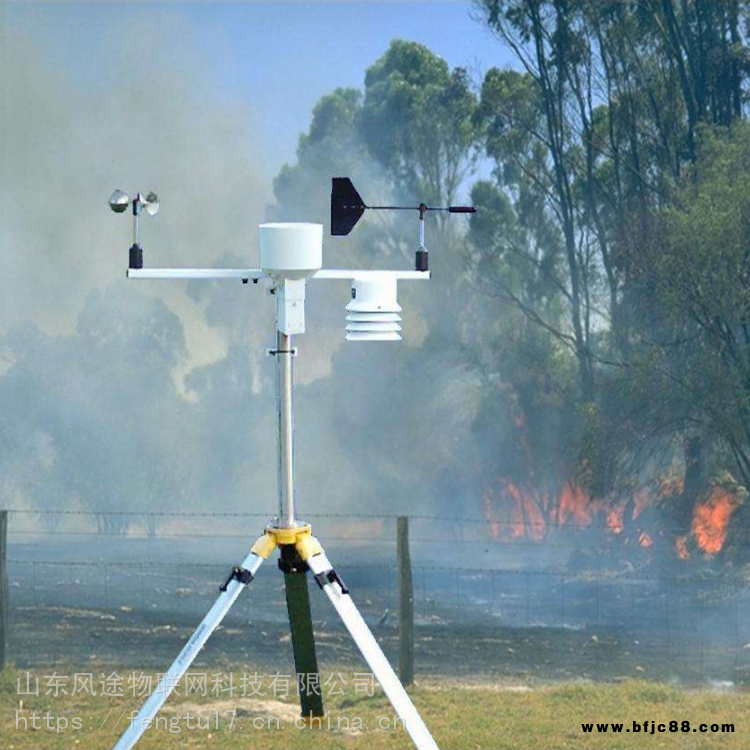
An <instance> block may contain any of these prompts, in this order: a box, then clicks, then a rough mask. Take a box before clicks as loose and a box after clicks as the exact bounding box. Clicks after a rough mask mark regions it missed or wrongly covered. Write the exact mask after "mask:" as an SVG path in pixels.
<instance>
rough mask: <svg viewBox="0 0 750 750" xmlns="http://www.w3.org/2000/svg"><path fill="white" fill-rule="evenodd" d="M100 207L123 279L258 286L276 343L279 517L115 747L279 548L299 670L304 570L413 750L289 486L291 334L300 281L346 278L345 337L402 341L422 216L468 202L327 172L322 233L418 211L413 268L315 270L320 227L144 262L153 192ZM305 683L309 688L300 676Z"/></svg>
mask: <svg viewBox="0 0 750 750" xmlns="http://www.w3.org/2000/svg"><path fill="white" fill-rule="evenodd" d="M109 205H110V207H111V209H112V210H113V211H114V212H116V213H124V212H125V211H126V210H127V209H128V208H129V207H130V208H131V209H132V214H133V222H134V226H133V245H132V246H131V247H130V250H129V264H128V271H127V276H128V278H130V279H152V280H153V279H182V280H185V279H206V280H217V279H227V280H232V279H234V280H237V281H241V282H242V283H244V284H248V283H249V282H252V283H253V284H259V283H260V282H263V283H264V284H266V285H267V287H268V291H269V293H270V295H271V296H272V297H274V298H275V303H276V325H275V328H276V331H275V345H274V347H273V348H270V349H268V350H267V354H268V355H269V356H271V357H273V358H274V359H275V364H276V407H277V427H278V442H277V459H278V460H277V471H278V500H279V506H278V515H277V516H276V517H275V518H273V519H271V521H270V522H269V524H268V525H267V526H266V528H265V530H264V532H263V534H262V535H261V536H260V537H259V538H258V539H257V540H256V541H255V542H254V544H253V545H252V547H251V549H250V552H249V554H248V555H247V556H246V557H245V559H244V560H243V561H242V562H241V563H240V564H239V565H237V566H235V567H233V568H232V570H231V572H230V574H229V576H228V577H227V579H226V581H224V583H223V584H222V585H221V586H220V591H219V595H218V597H217V599H216V602H215V603H214V605H213V606H212V607H211V609H210V610H209V612H208V614H207V615H206V616H205V617H204V619H203V621H202V622H201V623H200V625H198V627H197V629H196V630H195V632H194V633H193V634H192V636H191V637H190V639H189V640H188V642H187V643H186V644H185V646H184V647H183V649H182V651H181V652H180V654H179V655H178V656H177V658H176V659H175V661H174V663H173V664H172V666H171V667H170V668H169V669H168V670H167V672H166V673H165V674H164V675H163V677H162V678H161V680H160V681H159V684H158V685H157V687H156V689H155V690H154V692H153V693H152V694H151V696H150V697H149V698H148V700H147V701H146V703H145V704H144V705H143V707H142V708H141V710H140V711H139V713H138V714H137V716H135V717H134V718H132V719H131V720H130V721H129V726H128V728H127V729H126V730H125V732H124V733H123V735H122V737H121V738H120V740H119V741H118V742H117V744H116V745H115V748H114V750H130V748H132V747H133V746H134V745H135V744H136V742H138V740H139V739H140V738H141V736H142V735H143V733H144V732H145V731H146V730H147V729H148V727H149V726H150V725H151V724H152V722H153V719H154V717H155V716H156V714H157V713H158V712H159V710H160V709H161V707H162V706H163V704H164V703H165V701H166V700H167V699H168V698H169V696H170V694H171V693H172V692H173V690H174V688H175V687H176V686H177V684H178V683H179V681H180V679H181V678H182V677H183V675H184V674H185V672H186V671H187V670H188V668H189V667H190V665H191V664H192V662H193V661H194V660H195V658H196V657H197V655H198V653H199V652H200V650H201V649H202V648H203V646H204V645H205V644H206V642H207V641H208V639H209V637H210V636H211V634H212V633H213V631H214V630H215V629H216V628H217V627H218V626H219V625H220V623H221V622H222V620H223V619H224V617H225V616H226V615H227V613H228V612H229V610H230V609H231V607H232V605H233V604H234V602H235V601H236V600H237V598H238V597H239V595H240V593H241V592H242V591H243V590H244V589H245V588H246V587H247V586H248V585H249V584H250V583H251V582H252V581H253V579H254V577H255V575H256V573H257V572H258V569H259V568H260V567H261V565H262V564H263V562H264V561H265V560H267V559H268V558H269V557H270V556H271V555H272V553H274V552H275V551H276V549H277V548H278V550H279V568H280V569H281V570H282V572H283V573H284V578H285V587H286V600H287V608H288V614H289V623H290V628H291V634H292V648H293V651H294V661H295V667H296V673H297V675H298V678H299V676H309V675H315V676H317V674H318V666H317V658H316V655H315V641H314V635H313V624H312V616H311V612H310V601H309V594H308V588H307V573H308V572H309V573H311V574H312V576H313V578H314V579H315V582H316V583H317V584H318V586H319V587H320V588H321V589H322V591H323V592H324V593H325V594H326V596H327V597H328V599H329V600H330V602H331V604H332V605H333V606H334V608H335V609H336V611H337V613H338V615H339V617H340V618H341V620H342V621H343V623H344V625H345V627H346V628H347V630H348V632H349V634H350V635H351V637H352V639H353V640H354V642H355V644H356V645H357V647H358V649H359V650H360V652H361V654H362V656H363V657H364V659H365V661H366V662H367V664H368V666H369V667H370V669H371V670H372V673H373V675H374V676H375V678H376V679H377V680H378V682H379V683H380V685H381V687H382V688H383V691H384V692H385V694H386V696H387V698H388V700H389V701H390V702H391V704H392V705H393V708H394V709H395V711H396V713H397V714H398V716H399V718H400V719H401V720H402V721H403V724H404V727H405V728H406V730H407V732H408V733H409V735H410V737H411V739H412V741H413V742H414V745H415V746H416V747H417V748H419V750H437V748H438V746H437V744H436V742H435V740H434V739H433V737H432V735H431V734H430V732H429V730H428V728H427V726H426V725H425V723H424V721H423V720H422V718H421V717H420V715H419V713H418V712H417V709H416V708H415V707H414V704H413V703H412V701H411V698H410V697H409V695H408V694H407V692H406V690H405V689H404V687H403V685H402V684H401V682H400V681H399V679H398V677H397V676H396V673H395V672H394V670H393V668H392V667H391V665H390V664H389V662H388V660H387V659H386V657H385V655H384V654H383V651H382V649H381V648H380V646H379V645H378V642H377V641H376V640H375V637H374V636H373V635H372V633H371V631H370V629H369V627H368V626H367V624H366V622H365V620H364V619H363V617H362V615H361V614H360V612H359V610H358V609H357V607H356V606H355V604H354V602H353V600H352V597H351V595H350V593H349V589H348V587H347V586H346V584H345V583H344V581H343V580H342V578H341V576H339V574H338V573H337V572H336V569H335V568H334V567H333V565H332V564H331V562H330V561H329V560H328V557H327V556H326V553H325V551H324V549H323V547H322V545H321V543H320V542H319V541H318V539H317V538H316V537H315V536H313V534H312V529H311V527H310V524H308V523H306V522H304V521H303V520H300V518H299V517H298V515H297V508H296V506H295V485H294V454H295V445H294V411H293V390H294V359H295V357H296V356H297V351H296V349H295V348H294V346H293V337H294V336H298V335H301V334H303V333H305V289H306V285H307V283H308V282H313V281H327V280H348V281H349V282H350V285H351V297H350V299H349V301H348V304H347V305H346V319H345V329H344V333H345V337H346V340H347V341H357V342H367V341H371V342H372V341H398V340H400V339H401V331H402V329H401V316H400V314H399V313H400V312H401V307H400V306H399V304H398V298H397V296H398V282H400V281H401V282H407V281H408V282H411V281H427V280H429V278H430V271H429V270H428V269H429V266H428V253H427V249H426V247H425V216H426V214H427V213H428V212H430V211H445V212H448V213H473V212H474V211H475V209H474V208H473V207H471V206H450V207H441V208H436V207H431V206H427V205H425V204H424V203H420V204H419V205H417V206H368V205H366V204H365V203H364V201H363V200H362V198H361V197H360V195H359V193H358V192H357V190H356V189H355V188H354V185H353V184H352V183H351V180H349V179H348V178H346V177H335V178H333V184H332V191H331V234H332V235H337V236H344V235H348V234H349V232H351V231H352V229H353V228H354V226H355V225H356V224H357V222H358V221H359V219H360V218H361V217H362V215H363V214H364V212H365V211H366V210H368V209H372V210H407V211H416V212H417V213H418V216H419V244H418V247H417V250H416V254H415V268H414V270H403V271H399V270H384V271H380V270H347V269H343V270H337V269H325V268H323V267H322V266H323V225H322V224H308V223H269V224H261V225H260V227H259V233H260V234H259V247H260V252H259V260H260V264H259V265H260V267H259V268H148V267H144V251H143V247H142V246H141V243H140V227H139V219H140V216H141V214H142V212H143V211H145V212H146V213H147V214H148V215H150V216H153V215H155V214H156V213H157V211H158V210H159V199H158V197H157V196H156V194H154V193H148V194H147V195H146V196H143V195H142V194H141V193H138V194H137V195H136V197H135V198H133V199H131V198H130V197H129V196H128V195H126V194H125V193H123V192H122V191H120V190H116V191H115V192H114V193H112V195H111V197H110V200H109ZM305 684H306V685H309V684H311V683H310V681H309V680H307V681H306V683H305ZM300 702H301V710H302V715H303V717H305V718H308V719H314V718H315V717H321V716H323V715H324V713H323V706H322V699H321V697H320V695H319V694H310V691H307V690H302V689H301V690H300Z"/></svg>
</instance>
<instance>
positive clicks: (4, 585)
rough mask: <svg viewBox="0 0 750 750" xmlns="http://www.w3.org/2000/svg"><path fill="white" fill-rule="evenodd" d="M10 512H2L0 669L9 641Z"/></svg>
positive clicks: (0, 544) (0, 526)
mask: <svg viewBox="0 0 750 750" xmlns="http://www.w3.org/2000/svg"><path fill="white" fill-rule="evenodd" d="M9 609H10V605H9V604H8V511H7V510H0V669H3V667H5V659H6V644H7V640H8V611H9Z"/></svg>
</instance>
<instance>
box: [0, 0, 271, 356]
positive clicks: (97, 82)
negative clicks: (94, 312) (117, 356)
mask: <svg viewBox="0 0 750 750" xmlns="http://www.w3.org/2000/svg"><path fill="white" fill-rule="evenodd" d="M148 18H149V20H148V22H147V23H146V22H143V23H141V24H136V25H131V26H129V27H127V29H126V30H121V29H120V28H115V27H110V28H108V29H105V31H104V35H103V37H102V38H101V39H100V40H99V47H98V49H99V50H101V54H100V55H97V57H96V59H95V60H92V70H91V71H90V73H89V74H88V75H86V76H82V75H80V73H79V72H77V71H71V69H70V63H69V61H68V60H67V59H65V58H64V57H62V56H60V55H57V56H55V55H53V53H52V52H51V51H49V50H51V49H53V48H54V47H53V45H51V44H49V45H48V44H46V43H45V40H44V36H43V35H42V34H40V33H36V34H35V33H34V31H33V30H32V31H25V30H24V29H21V28H18V27H16V26H14V27H11V26H8V25H6V28H5V34H4V38H3V46H2V93H1V96H2V101H1V104H2V120H1V122H0V128H1V132H2V138H0V159H1V161H0V164H1V166H2V184H1V186H0V190H1V195H0V199H1V211H2V214H1V219H2V229H1V232H2V234H1V238H2V250H3V267H2V281H0V311H1V314H2V328H3V330H8V329H9V328H11V327H12V326H14V325H17V324H19V323H21V322H32V323H34V324H35V325H38V326H39V327H40V328H42V329H44V330H46V331H49V332H65V331H70V330H72V328H73V326H74V324H75V320H76V317H77V315H78V313H79V312H80V310H81V309H82V306H83V301H84V299H85V297H86V293H87V292H88V291H89V290H91V289H104V288H105V287H107V286H109V285H111V284H115V285H119V284H124V283H125V280H124V268H125V265H126V257H127V248H128V246H129V245H130V243H131V241H132V240H131V232H132V229H131V221H130V217H129V215H127V214H124V215H115V214H112V213H111V212H110V211H109V209H108V208H107V203H106V201H107V198H108V196H109V194H110V192H111V191H112V190H113V189H114V188H116V187H119V188H121V189H123V190H125V191H126V192H129V193H133V192H135V191H138V190H142V191H148V190H152V189H153V190H157V192H158V193H159V195H160V197H161V199H162V209H161V212H160V213H159V215H158V216H157V217H156V218H155V219H151V218H149V217H146V218H144V220H143V222H142V231H141V236H142V242H143V244H144V245H145V248H146V258H147V262H149V263H150V264H152V265H185V266H190V265H207V264H211V263H212V262H214V261H215V260H216V258H217V257H219V256H220V255H222V254H226V253H234V254H236V255H237V256H239V257H244V258H245V259H246V262H247V263H248V264H250V263H251V260H252V258H253V255H254V253H255V244H254V243H255V236H256V233H257V231H256V226H257V224H258V222H259V221H260V220H261V219H262V212H263V206H264V205H265V204H266V202H267V200H268V196H269V181H268V179H267V178H264V177H263V175H262V173H261V164H260V161H259V158H258V148H257V145H258V144H257V141H256V139H255V136H254V131H255V129H256V128H255V127H254V123H253V113H252V108H251V107H252V103H251V102H242V101H238V100H236V99H229V98H228V97H226V96H223V95H222V94H221V93H219V92H217V91H216V90H215V89H214V88H213V87H212V82H211V81H209V80H207V77H206V75H205V73H203V72H202V71H203V69H204V67H205V63H206V61H205V60H202V59H201V52H200V49H201V47H200V45H199V44H197V43H196V41H197V40H194V39H192V38H191V36H190V32H189V31H188V30H187V29H186V28H184V27H182V26H181V25H180V21H179V18H178V17H177V16H176V15H174V14H172V13H167V12H158V11H157V12H153V13H152V12H150V13H149V16H148ZM143 50H148V54H147V55H144V54H142V51H143ZM144 60H145V61H146V62H144ZM74 73H75V74H74ZM139 291H140V292H141V293H144V294H157V295H159V296H160V297H161V298H163V299H165V300H166V301H167V302H168V304H169V306H170V307H171V308H172V309H173V310H175V311H176V312H177V313H178V314H179V315H180V318H181V319H182V321H183V324H184V325H185V327H186V333H187V336H188V346H189V351H190V357H191V360H194V361H206V360H210V359H213V358H215V357H216V356H218V355H220V354H221V349H222V347H221V346H220V345H218V344H217V341H218V342H220V337H219V336H217V332H216V331H210V332H209V331H208V330H207V328H206V325H205V322H204V319H203V316H202V315H201V314H200V310H199V309H196V306H195V304H194V303H192V302H191V300H190V299H189V298H188V297H187V296H186V294H185V287H184V285H182V286H181V285H174V284H171V285H170V284H163V285H155V284H151V285H146V284H144V285H143V286H142V287H140V288H139Z"/></svg>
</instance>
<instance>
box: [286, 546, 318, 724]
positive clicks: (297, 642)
mask: <svg viewBox="0 0 750 750" xmlns="http://www.w3.org/2000/svg"><path fill="white" fill-rule="evenodd" d="M280 552H281V557H280V559H279V568H281V570H282V571H283V572H284V586H285V589H286V607H287V611H288V613H289V628H290V630H291V634H292V649H293V651H294V669H295V672H296V674H297V680H298V688H299V699H300V708H301V711H302V716H303V717H304V718H306V719H307V718H310V717H311V716H324V715H325V712H324V710H323V696H322V694H321V687H320V674H319V672H318V659H317V655H316V653H315V635H314V633H313V624H312V614H311V612H310V592H309V591H308V588H307V565H306V564H305V563H304V562H302V558H300V556H299V553H298V552H297V550H296V549H295V547H294V545H291V544H285V545H282V546H281V547H280Z"/></svg>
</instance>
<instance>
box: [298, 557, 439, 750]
mask: <svg viewBox="0 0 750 750" xmlns="http://www.w3.org/2000/svg"><path fill="white" fill-rule="evenodd" d="M300 547H302V548H301V549H300ZM298 549H300V553H301V555H302V557H303V558H304V559H305V562H307V564H308V565H309V567H310V570H311V571H312V572H313V574H314V575H315V580H316V581H317V582H318V585H319V586H320V587H321V588H322V589H323V591H325V593H326V596H327V597H328V598H329V599H330V600H331V604H333V606H334V607H335V608H336V611H337V612H338V613H339V616H340V617H341V619H342V620H343V622H344V625H346V628H347V630H348V631H349V634H350V635H351V637H352V638H353V639H354V642H355V643H356V644H357V647H358V648H359V650H360V651H361V652H362V656H364V657H365V661H366V662H367V664H368V665H369V666H370V669H372V672H373V674H374V675H375V677H376V678H377V680H378V682H379V683H380V685H381V686H382V688H383V691H384V692H385V694H386V695H387V696H388V700H389V701H390V702H391V705H392V706H393V708H395V709H396V713H397V714H398V715H399V717H400V718H401V720H402V721H403V722H404V726H405V727H406V731H407V732H409V735H410V736H411V738H412V741H413V742H414V744H415V745H416V746H417V748H418V750H439V748H438V746H437V743H436V742H435V740H434V739H433V738H432V735H431V734H430V730H429V729H427V726H426V725H425V723H424V721H422V717H421V716H420V715H419V713H418V712H417V709H416V708H415V707H414V704H413V703H412V702H411V698H409V695H408V693H407V692H406V690H404V686H403V685H402V684H401V683H400V682H399V679H398V677H397V676H396V673H395V672H394V671H393V668H392V667H391V665H390V664H389V663H388V660H387V659H386V658H385V654H384V653H383V651H382V649H381V648H380V646H379V645H378V642H377V641H376V640H375V637H374V636H373V634H372V633H371V632H370V629H369V628H368V627H367V623H365V621H364V619H363V618H362V615H361V614H360V613H359V610H358V609H357V608H356V607H355V606H354V602H353V601H352V598H351V597H350V596H349V590H348V589H347V588H346V586H345V585H344V582H343V581H342V580H341V578H339V576H338V573H336V571H335V570H334V569H333V567H332V566H331V563H330V562H328V558H327V557H326V555H325V552H323V549H322V547H320V545H319V544H317V543H313V544H312V545H309V546H308V547H307V548H305V547H304V546H301V545H299V546H298Z"/></svg>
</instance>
